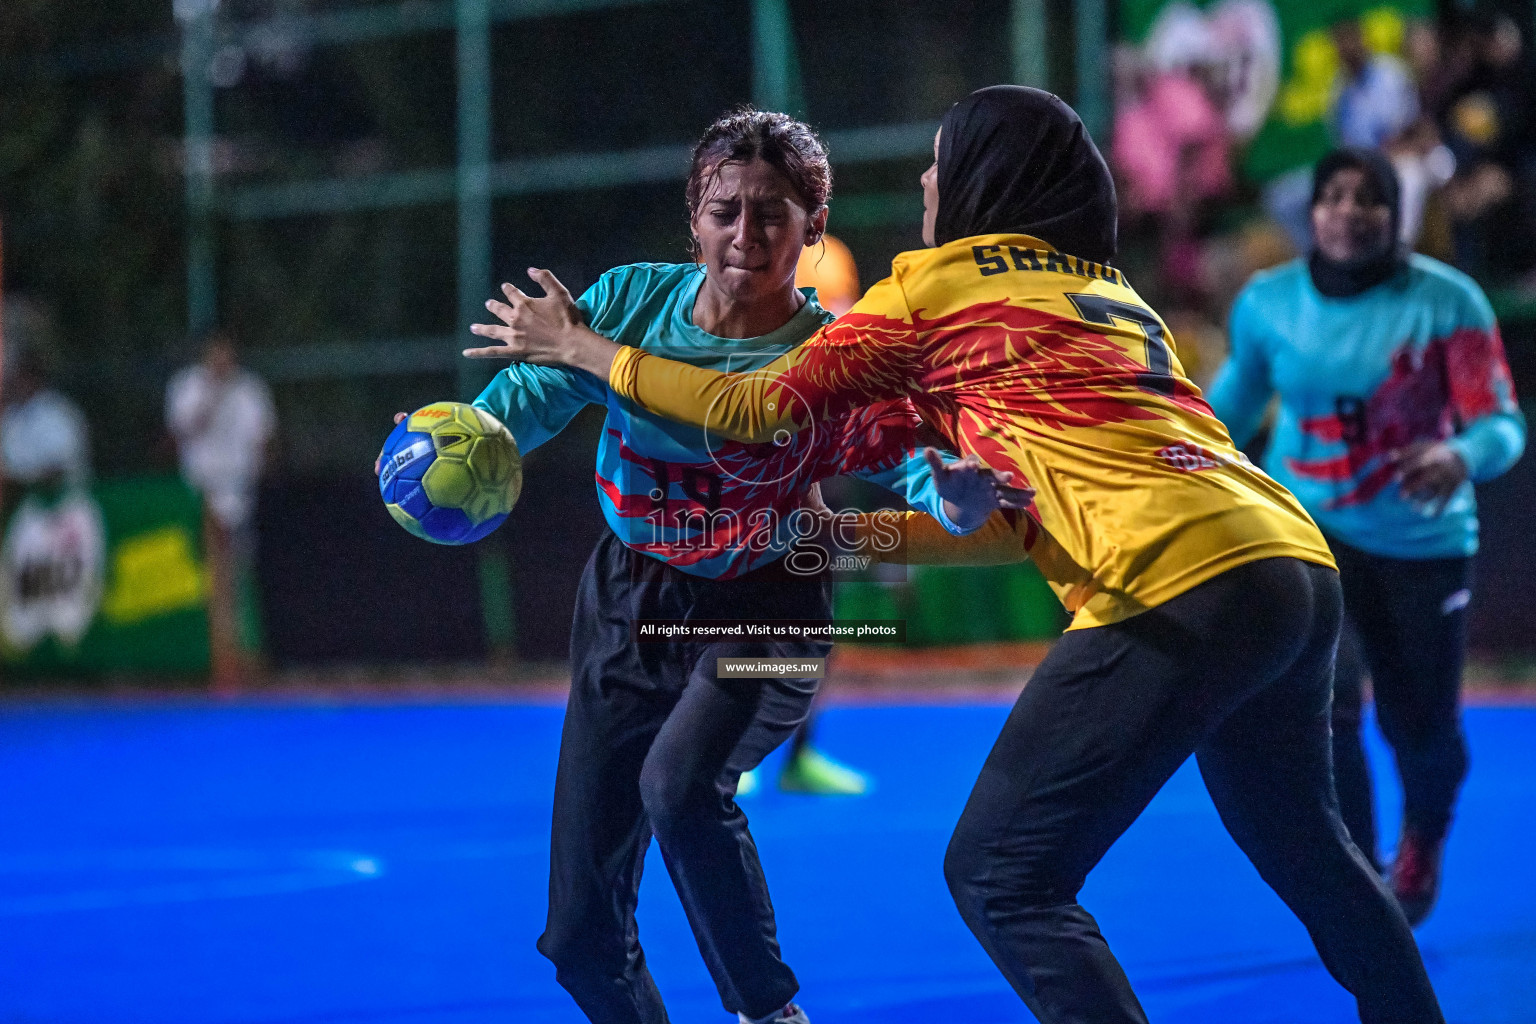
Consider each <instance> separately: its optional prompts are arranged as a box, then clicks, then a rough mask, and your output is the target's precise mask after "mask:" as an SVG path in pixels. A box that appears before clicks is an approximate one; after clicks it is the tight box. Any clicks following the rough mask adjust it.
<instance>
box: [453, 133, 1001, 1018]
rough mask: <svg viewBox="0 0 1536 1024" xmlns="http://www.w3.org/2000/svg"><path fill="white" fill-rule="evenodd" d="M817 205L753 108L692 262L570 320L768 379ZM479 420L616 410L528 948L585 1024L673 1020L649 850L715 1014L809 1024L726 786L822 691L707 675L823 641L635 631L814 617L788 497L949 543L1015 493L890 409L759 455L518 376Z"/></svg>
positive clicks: (821, 651)
mask: <svg viewBox="0 0 1536 1024" xmlns="http://www.w3.org/2000/svg"><path fill="white" fill-rule="evenodd" d="M830 185H831V170H830V167H829V165H828V163H827V159H826V154H825V152H824V151H823V149H822V147H821V145H820V143H819V142H818V141H817V140H816V138H815V136H814V135H813V134H812V133H811V131H810V130H809V129H808V128H806V126H805V125H803V124H800V123H799V122H797V121H794V120H792V119H791V118H789V117H786V116H785V115H783V114H770V113H762V112H757V111H747V112H741V113H737V114H734V115H730V116H728V117H725V118H722V119H721V120H720V121H719V122H717V123H716V124H715V125H713V126H712V127H711V128H710V129H709V131H708V132H706V134H705V136H704V138H703V140H702V141H701V142H700V143H699V145H698V147H697V149H696V150H695V154H694V160H693V169H692V173H691V175H690V178H689V182H688V206H689V211H690V214H691V218H690V219H691V226H692V228H693V232H694V236H695V239H696V242H695V247H696V252H697V255H698V256H699V258H700V264H698V265H695V264H654V263H651V264H635V265H631V266H626V267H619V268H617V269H615V270H612V271H609V272H608V273H606V274H604V275H603V276H602V277H601V278H600V279H599V281H598V282H597V283H596V284H595V285H593V286H592V288H590V289H588V291H587V292H586V293H585V294H584V295H583V296H582V297H581V299H580V300H579V301H578V302H577V303H576V305H577V308H578V309H579V311H580V315H581V316H582V318H583V319H584V320H585V321H586V322H587V323H588V325H589V326H591V327H593V328H594V329H596V330H600V331H602V332H603V333H604V334H606V335H608V336H610V337H613V338H615V339H616V340H618V341H620V342H621V343H622V344H628V345H636V346H640V347H643V348H646V349H647V350H649V351H658V352H665V353H667V354H668V355H671V356H672V357H673V358H678V359H683V360H686V361H688V362H692V363H696V364H699V365H705V366H712V367H718V368H721V369H727V368H746V369H750V368H755V367H757V366H760V365H762V364H764V363H766V362H769V361H772V360H773V359H774V358H777V357H778V356H779V355H781V354H782V353H783V352H785V351H787V350H788V349H790V348H793V347H794V346H795V345H798V344H799V343H800V342H802V341H804V340H805V339H806V338H808V337H809V336H810V335H811V334H813V333H814V332H815V331H816V330H817V329H818V328H820V327H821V326H822V325H823V324H824V323H826V322H827V321H829V320H830V319H831V316H830V315H829V314H827V313H826V312H825V311H824V310H822V309H821V307H820V306H819V305H818V304H817V303H816V301H815V299H814V296H813V295H812V294H811V293H809V292H801V291H800V290H798V289H796V288H795V286H794V277H795V268H796V263H797V261H798V259H799V256H800V254H801V252H802V250H803V249H804V247H805V246H807V245H813V244H815V243H816V242H817V241H818V240H819V238H820V237H821V234H822V231H823V230H824V228H825V225H826V219H827V207H826V200H827V196H828V193H829V190H830ZM533 276H534V277H535V279H536V280H538V281H540V283H541V284H545V285H546V287H550V286H551V285H550V281H551V279H549V278H548V277H547V276H546V275H544V274H543V273H542V272H537V271H535V272H533ZM490 305H491V306H492V307H493V308H494V307H496V306H498V305H499V304H497V303H491V304H490ZM490 354H492V355H499V354H500V353H499V352H492V353H490ZM476 404H477V405H478V406H480V407H481V408H484V409H486V410H488V411H489V412H491V413H493V414H494V415H496V416H498V417H500V418H501V419H502V421H503V422H505V423H506V424H507V426H508V428H509V429H510V430H511V431H512V433H513V435H514V436H515V437H516V438H517V440H518V443H519V445H520V446H521V447H522V448H523V449H524V450H525V451H526V450H527V449H529V448H531V447H534V446H536V445H537V444H539V443H542V442H543V441H544V440H546V439H547V438H549V437H550V436H552V435H553V434H555V433H556V432H558V431H559V430H560V429H562V428H563V427H564V426H565V424H566V423H568V422H569V421H570V420H571V418H572V417H573V416H574V415H575V414H576V412H577V411H579V410H580V409H581V408H582V407H584V406H585V405H587V404H600V405H604V406H606V408H607V412H608V417H607V423H606V424H605V428H604V431H603V436H602V440H601V442H600V448H599V453H598V466H597V485H598V498H599V501H600V503H601V504H602V507H603V513H604V516H605V518H606V519H607V522H608V525H609V527H610V531H611V532H610V533H609V534H608V535H607V536H605V537H604V538H603V539H602V540H601V541H600V542H599V544H598V548H597V550H596V551H595V552H594V553H593V556H592V558H591V560H590V561H589V562H588V564H587V567H586V571H585V573H584V574H583V578H582V583H581V589H580V596H579V598H578V607H577V610H576V616H575V621H574V623H573V625H572V634H571V660H572V681H571V695H570V701H569V704H568V706H567V710H566V718H565V724H564V730H563V733H562V738H561V749H560V763H559V769H558V774H557V779H556V784H555V810H554V820H553V825H552V839H551V851H550V904H549V916H548V924H547V927H546V930H545V932H544V935H543V936H542V937H541V938H540V940H539V949H540V950H541V951H542V952H543V953H544V954H545V955H546V956H548V957H549V958H550V960H551V961H553V962H554V964H555V967H556V978H557V979H558V980H559V982H560V983H561V984H562V985H563V986H565V988H566V989H567V990H568V991H569V992H570V993H571V994H572V996H573V997H574V998H575V999H576V1001H577V1003H578V1004H579V1005H580V1006H581V1008H582V1010H583V1011H584V1012H585V1013H586V1014H587V1016H588V1017H589V1018H590V1019H591V1020H593V1021H595V1022H601V1024H609V1022H612V1024H660V1022H664V1021H665V1020H666V1019H667V1016H666V1010H665V1008H664V1007H663V1005H662V1001H661V997H660V994H659V993H658V992H657V990H656V986H655V984H654V983H653V981H652V980H651V975H650V972H649V970H648V969H647V967H646V962H645V956H644V953H643V952H642V950H641V947H640V943H639V940H638V933H637V929H636V922H635V916H634V910H635V901H636V896H637V892H638V886H639V881H640V868H641V864H642V862H643V858H644V852H645V847H646V844H647V843H648V842H649V840H650V839H651V838H652V836H654V837H655V838H656V840H657V843H658V845H659V846H660V847H661V848H662V852H663V853H664V854H665V860H666V866H667V870H668V871H669V873H670V874H671V876H672V880H673V883H674V885H675V886H676V888H677V891H678V895H679V898H680V899H681V901H682V904H683V907H684V910H685V911H686V913H687V915H688V919H689V923H690V925H691V926H692V928H693V931H694V934H695V936H696V938H697V939H698V943H699V948H700V951H701V952H702V953H703V955H704V958H705V961H706V963H707V965H708V967H709V970H710V973H711V975H712V976H713V977H714V980H715V983H716V985H717V987H718V989H719V991H720V997H721V1001H722V1003H723V1004H724V1006H725V1008H726V1009H727V1010H730V1011H733V1012H736V1013H737V1014H739V1015H740V1017H741V1019H742V1020H749V1021H763V1022H766V1021H781V1022H792V1024H804V1021H805V1020H806V1018H805V1015H804V1013H803V1012H802V1011H800V1010H799V1009H798V1008H797V1007H795V1006H794V1004H792V1003H791V1002H790V1000H791V999H792V998H793V997H794V996H795V994H796V990H797V988H798V983H797V981H796V979H795V976H794V973H793V972H792V971H791V970H790V968H789V967H788V966H787V965H786V964H785V963H784V960H783V958H782V956H781V953H780V949H779V944H778V940H777V936H776V930H775V924H774V917H773V910H772V904H771V902H770V900H769V897H768V890H767V886H766V883H765V881H764V878H763V872H762V868H761V866H760V864H759V862H758V856H757V851H756V848H755V846H754V844H753V841H752V836H751V833H750V832H749V831H748V829H747V821H746V817H745V816H744V815H743V814H742V813H741V810H740V808H739V807H738V806H737V805H736V803H735V800H734V791H735V787H736V780H737V778H738V777H739V774H740V773H741V771H743V770H744V769H747V768H750V767H752V766H753V765H755V764H756V763H757V762H758V761H759V760H760V759H761V758H762V757H763V756H764V755H765V754H766V753H767V752H768V751H769V750H771V749H772V748H773V747H774V746H776V745H778V743H780V742H781V741H783V740H784V739H785V738H787V737H788V736H789V735H790V734H791V733H792V732H793V731H794V729H795V728H796V726H797V725H798V724H799V723H800V722H801V721H803V720H804V718H805V715H806V713H807V711H808V709H809V705H810V701H811V698H812V697H813V696H814V694H815V690H816V685H817V683H818V682H819V680H817V679H813V678H798V677H791V678H784V679H729V680H727V679H721V678H718V677H717V667H716V661H717V659H718V658H721V657H734V658H769V657H774V658H794V659H799V660H810V659H817V658H824V657H825V656H826V654H827V651H828V649H829V647H830V644H828V643H826V642H825V641H823V640H819V639H809V640H795V641H773V642H764V641H748V640H732V641H725V642H699V641H672V642H659V643H658V642H646V641H644V640H638V638H637V636H636V633H635V626H636V621H637V620H640V619H658V620H699V619H710V620H741V619H780V620H782V619H800V620H826V619H829V618H830V616H831V608H830V602H829V598H830V593H829V588H828V582H827V578H826V575H825V573H823V572H818V571H816V562H817V559H816V558H815V557H814V556H812V557H810V558H809V559H808V560H806V559H802V560H801V561H799V562H796V560H795V559H796V558H797V557H799V556H798V555H791V556H789V557H786V550H787V548H788V547H789V544H790V542H791V541H792V540H793V539H794V532H795V531H794V530H793V526H792V524H793V522H794V521H795V517H796V514H797V510H798V509H799V506H800V503H801V500H802V496H803V495H804V493H805V491H806V489H807V487H808V486H810V485H811V484H813V483H814V482H815V481H816V480H818V479H821V478H823V477H827V476H834V475H839V474H845V473H847V474H853V475H857V476H861V477H863V478H865V479H868V480H872V481H874V482H877V483H880V484H882V485H884V486H886V487H889V488H890V489H892V490H894V491H896V492H897V493H898V494H900V495H901V496H903V497H905V498H906V499H907V500H908V501H910V502H912V503H913V504H914V505H916V506H917V507H919V508H921V509H923V510H925V511H928V512H929V513H930V514H932V515H933V516H935V517H936V518H938V519H940V520H941V521H942V522H944V523H945V525H946V527H947V528H949V529H951V530H953V531H955V532H959V531H960V530H961V529H962V528H968V527H974V526H979V525H980V523H981V521H982V520H984V519H985V518H986V517H987V515H988V514H989V513H990V512H991V511H992V509H993V508H995V507H996V505H997V502H998V498H999V496H1000V495H1001V496H1002V497H1003V498H1004V499H1005V500H1008V501H1011V502H1013V503H1014V504H1021V503H1023V500H1024V498H1025V496H1024V495H1023V494H1020V493H1018V492H1014V491H1013V490H1012V489H1010V488H1006V486H1005V484H1006V477H1004V476H1002V475H1000V476H999V477H997V478H994V477H991V476H989V475H987V474H984V473H981V472H979V471H978V470H977V469H976V466H975V463H974V462H970V463H965V464H962V465H961V466H960V468H958V469H951V468H945V467H943V466H941V465H939V464H938V461H937V458H936V457H931V456H930V457H929V458H925V457H924V455H923V454H922V453H920V452H919V451H918V450H917V449H916V447H915V441H914V439H915V430H916V427H917V417H916V414H915V412H913V410H912V409H911V407H910V406H908V405H906V404H905V403H886V404H884V405H882V406H877V407H872V408H870V409H866V410H860V411H859V412H857V413H854V414H852V415H850V416H847V417H844V418H842V419H840V420H837V421H834V422H829V423H826V424H823V425H821V427H820V428H819V429H818V430H817V431H815V432H805V433H803V434H799V435H795V436H794V437H785V438H783V439H781V443H773V444H765V445H741V444H737V443H734V442H729V441H723V440H721V439H718V438H713V439H712V438H710V437H708V436H707V435H705V434H704V433H703V432H702V431H700V430H698V429H697V428H690V427H685V426H681V425H678V424H674V423H671V422H670V421H666V420H662V419H659V418H657V417H654V416H650V415H648V414H646V413H644V412H643V411H642V410H640V409H638V408H636V407H635V406H634V405H633V404H631V403H630V402H628V401H627V400H624V399H621V398H619V397H617V396H616V395H614V394H612V393H611V392H610V391H609V389H608V387H607V385H606V383H605V382H601V381H599V380H597V379H596V378H594V377H591V376H590V375H588V374H585V373H581V372H579V371H569V370H563V369H553V368H549V367H537V366H531V365H514V366H512V367H509V368H508V369H507V370H505V371H503V372H502V373H500V374H498V375H497V377H496V379H495V380H494V381H493V382H492V383H491V385H490V386H489V387H487V388H486V390H485V392H484V393H483V394H482V395H481V396H480V398H479V399H478V400H477V402H476ZM946 499H953V501H948V500H946ZM802 554H803V553H802ZM807 561H808V563H809V565H808V566H807ZM637 640H638V642H637Z"/></svg>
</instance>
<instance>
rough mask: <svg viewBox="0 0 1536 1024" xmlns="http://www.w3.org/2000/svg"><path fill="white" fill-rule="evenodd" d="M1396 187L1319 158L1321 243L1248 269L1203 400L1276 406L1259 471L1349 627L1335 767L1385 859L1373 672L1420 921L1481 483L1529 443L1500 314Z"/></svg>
mask: <svg viewBox="0 0 1536 1024" xmlns="http://www.w3.org/2000/svg"><path fill="white" fill-rule="evenodd" d="M1397 220H1398V183H1397V178H1396V176H1395V174H1394V172H1393V170H1392V165H1391V164H1390V163H1389V162H1388V161H1387V160H1386V159H1385V158H1384V157H1382V156H1381V155H1380V154H1379V153H1376V152H1373V151H1368V150H1352V149H1344V150H1339V151H1337V152H1334V153H1331V154H1329V155H1328V156H1327V157H1325V158H1324V159H1323V160H1322V162H1321V163H1319V164H1318V167H1317V171H1316V175H1315V178H1314V184H1313V194H1312V227H1313V235H1314V237H1315V242H1314V247H1313V250H1312V252H1311V254H1310V255H1309V256H1308V257H1307V258H1306V259H1304V260H1296V261H1294V262H1292V263H1288V264H1285V265H1284V266H1281V267H1278V268H1276V269H1274V270H1270V271H1265V272H1264V273H1261V274H1259V275H1258V276H1257V277H1255V278H1254V279H1253V281H1251V282H1250V283H1249V284H1248V286H1247V287H1246V288H1245V289H1244V290H1243V292H1242V294H1240V295H1239V296H1238V298H1237V302H1236V304H1235V305H1234V307H1233V311H1232V325H1231V349H1232V355H1231V358H1230V359H1228V361H1227V363H1226V365H1225V366H1224V367H1222V369H1221V372H1220V373H1219V374H1218V375H1217V378H1216V381H1215V382H1214V384H1213V385H1212V386H1211V391H1210V394H1209V396H1208V397H1209V399H1210V403H1211V407H1212V408H1213V409H1214V410H1215V412H1216V414H1217V415H1218V416H1219V417H1221V419H1222V420H1223V421H1225V423H1226V424H1227V428H1228V429H1229V430H1230V431H1231V432H1232V437H1233V440H1235V441H1236V442H1237V443H1238V444H1245V443H1247V442H1248V441H1249V440H1251V439H1252V438H1253V436H1254V434H1255V433H1256V432H1257V430H1258V428H1259V424H1260V421H1261V420H1262V418H1263V415H1264V411H1265V409H1266V408H1267V407H1268V405H1269V400H1270V397H1271V396H1272V395H1273V394H1274V393H1276V392H1278V393H1279V396H1280V408H1279V415H1278V417H1277V418H1276V421H1275V426H1274V430H1273V432H1272V434H1271V437H1270V441H1269V448H1268V452H1267V454H1266V457H1265V460H1264V465H1265V468H1266V469H1268V470H1269V472H1270V474H1271V475H1273V476H1275V477H1276V478H1277V479H1279V480H1280V482H1281V483H1283V484H1285V486H1286V487H1288V488H1290V490H1291V492H1292V493H1294V494H1295V495H1296V497H1297V498H1298V499H1300V501H1301V502H1302V504H1304V505H1305V506H1306V508H1307V510H1308V511H1309V512H1310V513H1311V514H1312V516H1313V518H1314V519H1316V521H1317V524H1318V525H1319V526H1321V527H1322V529H1323V532H1324V533H1325V534H1326V535H1327V536H1328V541H1329V544H1330V546H1331V547H1332V548H1333V553H1334V557H1335V558H1336V559H1337V560H1338V564H1339V573H1340V580H1341V582H1342V584H1343V587H1344V604H1345V610H1346V619H1347V621H1346V626H1345V629H1344V632H1343V634H1342V636H1341V640H1340V648H1339V657H1338V663H1337V669H1336V676H1335V696H1334V771H1335V775H1336V779H1337V785H1338V790H1339V800H1340V805H1341V809H1342V811H1343V814H1344V820H1345V823H1346V824H1347V825H1348V826H1349V829H1350V832H1351V834H1352V836H1353V838H1354V840H1355V843H1356V844H1357V845H1358V846H1359V847H1360V849H1361V850H1362V851H1363V852H1364V853H1365V854H1366V856H1367V857H1369V858H1371V860H1372V861H1373V862H1375V861H1376V856H1377V852H1376V829H1375V823H1374V820H1373V815H1372V797H1371V784H1370V775H1369V773H1368V772H1367V769H1366V763H1365V752H1364V749H1363V747H1362V745H1361V740H1360V726H1361V721H1360V712H1361V691H1362V685H1363V675H1364V670H1365V667H1366V666H1369V668H1370V674H1371V681H1372V684H1373V691H1374V694H1375V703H1376V717H1377V721H1378V722H1379V723H1380V725H1381V729H1382V732H1383V734H1384V735H1385V736H1386V739H1387V742H1388V743H1389V744H1390V745H1391V747H1392V750H1393V753H1394V754H1395V755H1396V758H1397V766H1398V773H1399V775H1400V776H1401V779H1402V784H1403V830H1402V834H1401V837H1400V838H1399V841H1398V846H1397V855H1396V859H1395V861H1394V863H1393V865H1392V888H1393V890H1394V892H1395V893H1396V894H1397V897H1398V901H1399V902H1400V903H1401V904H1402V906H1403V911H1404V913H1405V914H1406V915H1407V917H1408V919H1409V921H1410V922H1412V923H1414V924H1417V923H1418V922H1419V921H1422V920H1423V919H1424V917H1425V915H1427V914H1428V913H1429V910H1430V907H1431V906H1432V905H1433V904H1434V901H1435V897H1436V894H1437V892H1438V888H1439V879H1440V862H1441V852H1442V850H1443V849H1444V844H1445V837H1446V832H1447V830H1448V828H1449V826H1450V821H1451V812H1452V808H1453V806H1454V803H1455V799H1456V793H1457V790H1458V789H1459V787H1460V785H1461V782H1462V779H1463V777H1464V776H1465V775H1466V770H1467V754H1466V743H1465V740H1464V739H1463V737H1462V733H1461V720H1460V690H1461V673H1462V663H1463V660H1464V657H1465V651H1466V622H1467V603H1468V601H1469V600H1470V598H1471V590H1470V586H1471V559H1472V555H1473V553H1474V552H1475V551H1476V550H1477V503H1476V498H1475V497H1474V495H1473V492H1472V485H1473V483H1476V482H1481V481H1484V480H1489V479H1492V478H1493V477H1495V476H1498V475H1499V474H1500V473H1502V472H1504V471H1505V470H1506V469H1508V468H1509V467H1510V466H1511V465H1513V464H1514V462H1515V460H1516V459H1518V458H1519V457H1520V453H1521V451H1522V450H1523V448H1524V445H1525V425H1524V420H1523V419H1522V418H1521V415H1520V410H1519V407H1518V406H1517V405H1516V404H1515V396H1514V392H1513V390H1512V388H1511V386H1510V379H1509V368H1508V366H1507V365H1506V364H1505V361H1504V349H1503V345H1502V343H1501V342H1500V340H1499V328H1498V324H1497V323H1496V322H1495V321H1494V317H1493V311H1492V309H1491V308H1490V307H1489V305H1488V300H1487V299H1486V298H1484V296H1483V293H1482V291H1481V290H1479V289H1478V287H1477V285H1476V284H1474V283H1473V282H1472V281H1471V280H1470V279H1469V278H1467V277H1466V276H1465V275H1463V274H1461V273H1458V272H1457V271H1455V270H1453V269H1451V268H1450V267H1447V266H1446V265H1444V264H1443V263H1439V262H1437V261H1435V260H1432V259H1430V258H1429V257H1427V256H1420V255H1409V254H1407V253H1405V252H1403V251H1402V250H1401V249H1400V248H1399V247H1398V246H1397V245H1396V244H1395V241H1394V240H1395V239H1396V238H1397Z"/></svg>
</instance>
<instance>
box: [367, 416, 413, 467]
mask: <svg viewBox="0 0 1536 1024" xmlns="http://www.w3.org/2000/svg"><path fill="white" fill-rule="evenodd" d="M409 415H410V413H408V412H397V413H395V426H399V425H400V421H401V420H403V419H405V418H406V417H407V416H409ZM383 468H384V464H383V462H382V461H380V460H379V459H374V460H373V475H374V476H378V475H379V471H380V470H381V469H383Z"/></svg>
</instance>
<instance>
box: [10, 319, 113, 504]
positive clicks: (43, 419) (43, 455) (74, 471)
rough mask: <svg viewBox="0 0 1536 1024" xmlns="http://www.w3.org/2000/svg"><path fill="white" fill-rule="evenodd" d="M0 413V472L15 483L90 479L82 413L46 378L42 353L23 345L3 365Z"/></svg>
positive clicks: (35, 484) (71, 482)
mask: <svg viewBox="0 0 1536 1024" xmlns="http://www.w3.org/2000/svg"><path fill="white" fill-rule="evenodd" d="M3 395H4V412H3V413H0V472H3V474H4V476H5V479H6V481H7V483H10V484H14V485H19V486H21V487H51V486H57V485H60V484H63V485H65V486H70V487H81V486H84V485H85V484H87V483H88V482H89V481H90V476H91V451H90V435H89V432H88V430H87V428H86V423H85V416H84V414H82V413H81V412H80V408H79V406H77V405H75V403H74V402H72V401H70V400H69V399H68V398H66V397H65V396H64V395H63V394H61V393H60V392H59V391H58V390H56V389H55V388H53V387H52V386H51V385H50V384H49V381H48V371H47V367H46V364H45V363H44V361H43V358H42V355H41V354H40V353H39V352H37V351H36V350H33V349H23V350H21V351H20V352H19V353H17V355H16V356H15V357H14V358H13V360H12V361H11V363H10V365H9V366H7V367H6V374H5V383H4V390H3Z"/></svg>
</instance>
